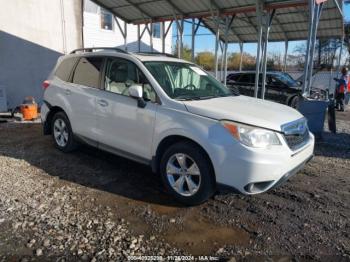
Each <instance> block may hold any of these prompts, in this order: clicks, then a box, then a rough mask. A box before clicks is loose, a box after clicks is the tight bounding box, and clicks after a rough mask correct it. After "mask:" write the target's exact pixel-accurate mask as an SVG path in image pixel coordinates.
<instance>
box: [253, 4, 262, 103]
mask: <svg viewBox="0 0 350 262" xmlns="http://www.w3.org/2000/svg"><path fill="white" fill-rule="evenodd" d="M263 9H264V6H263V2H262V0H257V1H256V20H257V26H258V47H257V54H256V67H255V86H254V97H256V98H257V97H258V92H259V76H260V63H261V49H262V35H263V21H262V16H263Z"/></svg>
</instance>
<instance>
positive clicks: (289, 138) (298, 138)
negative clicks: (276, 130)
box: [284, 129, 310, 150]
mask: <svg viewBox="0 0 350 262" xmlns="http://www.w3.org/2000/svg"><path fill="white" fill-rule="evenodd" d="M309 136H310V135H309V130H308V129H306V130H305V132H304V133H303V134H291V135H286V134H285V135H284V138H285V140H286V142H287V144H288V146H289V148H290V149H292V150H296V149H298V148H300V147H302V146H303V145H304V144H305V142H306V141H308V140H309Z"/></svg>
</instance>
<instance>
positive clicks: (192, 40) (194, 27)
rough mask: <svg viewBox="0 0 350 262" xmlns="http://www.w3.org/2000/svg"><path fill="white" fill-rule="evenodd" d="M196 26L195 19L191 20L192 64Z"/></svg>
mask: <svg viewBox="0 0 350 262" xmlns="http://www.w3.org/2000/svg"><path fill="white" fill-rule="evenodd" d="M195 30H196V25H195V19H194V18H192V35H191V37H192V39H191V61H192V62H194V39H195V37H196V35H195V34H196V32H195Z"/></svg>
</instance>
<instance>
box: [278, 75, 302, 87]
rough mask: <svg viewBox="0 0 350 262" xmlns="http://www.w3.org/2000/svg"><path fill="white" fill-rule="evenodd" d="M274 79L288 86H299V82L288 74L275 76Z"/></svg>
mask: <svg viewBox="0 0 350 262" xmlns="http://www.w3.org/2000/svg"><path fill="white" fill-rule="evenodd" d="M274 77H275V78H276V79H278V80H279V81H281V82H282V83H284V84H286V85H288V86H298V82H297V81H295V80H294V79H293V78H292V77H291V76H290V75H288V74H287V73H281V74H275V75H274Z"/></svg>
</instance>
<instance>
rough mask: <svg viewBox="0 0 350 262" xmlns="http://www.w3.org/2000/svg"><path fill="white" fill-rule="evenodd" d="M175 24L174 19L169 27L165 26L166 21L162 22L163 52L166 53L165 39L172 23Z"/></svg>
mask: <svg viewBox="0 0 350 262" xmlns="http://www.w3.org/2000/svg"><path fill="white" fill-rule="evenodd" d="M172 24H173V21H170V22H169V25H168V27H166V26H165V22H162V39H163V40H162V52H163V53H165V40H166V37H167V35H168V33H169V31H170V28H171V25H172Z"/></svg>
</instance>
